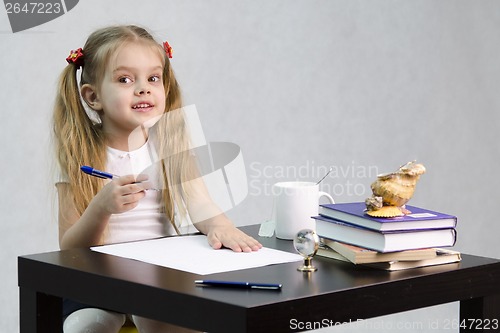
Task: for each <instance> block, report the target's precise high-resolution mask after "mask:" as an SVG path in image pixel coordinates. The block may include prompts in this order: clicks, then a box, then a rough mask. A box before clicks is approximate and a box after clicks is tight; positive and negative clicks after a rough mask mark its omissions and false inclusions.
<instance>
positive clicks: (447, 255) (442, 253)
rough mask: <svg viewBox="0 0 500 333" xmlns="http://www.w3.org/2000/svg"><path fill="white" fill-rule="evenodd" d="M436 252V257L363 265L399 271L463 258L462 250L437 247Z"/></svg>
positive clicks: (454, 261)
mask: <svg viewBox="0 0 500 333" xmlns="http://www.w3.org/2000/svg"><path fill="white" fill-rule="evenodd" d="M436 254H437V255H436V257H435V258H432V259H424V260H415V261H390V262H377V263H371V264H365V265H363V266H368V267H372V268H377V269H383V270H386V271H399V270H403V269H410V268H418V267H427V266H435V265H443V264H451V263H456V262H459V261H460V260H462V256H461V254H460V252H457V251H453V250H447V249H436Z"/></svg>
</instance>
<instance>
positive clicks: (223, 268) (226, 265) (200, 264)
mask: <svg viewBox="0 0 500 333" xmlns="http://www.w3.org/2000/svg"><path fill="white" fill-rule="evenodd" d="M91 250H93V251H96V252H101V253H106V254H111V255H114V256H119V257H124V258H129V259H134V260H139V261H143V262H147V263H150V264H154V265H159V266H164V267H169V268H174V269H178V270H181V271H186V272H190V273H194V274H200V275H205V274H214V273H221V272H229V271H235V270H240V269H247V268H254V267H262V266H267V265H273V264H280V263H287V262H295V261H301V260H303V258H302V256H300V255H298V254H295V253H289V252H284V251H279V250H275V249H270V248H262V249H260V250H259V251H254V252H239V253H238V252H233V251H231V250H229V249H221V250H214V249H212V248H211V247H210V245H208V242H207V238H206V236H204V235H193V236H181V237H167V238H160V239H153V240H145V241H138V242H130V243H121V244H112V245H104V246H96V247H92V248H91Z"/></svg>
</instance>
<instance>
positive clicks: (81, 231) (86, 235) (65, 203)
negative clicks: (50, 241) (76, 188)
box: [56, 175, 146, 250]
mask: <svg viewBox="0 0 500 333" xmlns="http://www.w3.org/2000/svg"><path fill="white" fill-rule="evenodd" d="M143 180H146V179H136V178H135V177H134V176H132V175H130V176H124V177H120V178H118V179H115V180H113V181H111V182H109V183H108V184H106V185H105V186H104V187H103V188H102V189H101V191H99V192H98V193H97V195H96V196H95V197H94V198H93V199H92V200H91V201H90V203H89V205H88V206H87V208H86V209H85V211H84V212H83V214H82V215H81V216H80V215H79V214H78V212H77V210H76V208H75V205H74V201H73V196H72V194H71V191H70V186H69V184H68V183H58V184H57V185H56V186H57V191H58V197H59V246H60V248H61V249H62V250H64V249H70V248H76V247H89V246H95V245H100V244H102V243H103V241H104V237H103V234H104V231H105V230H106V227H107V225H108V222H109V218H110V217H111V214H119V213H123V212H125V211H128V210H131V209H133V208H134V207H136V206H137V204H138V202H139V200H140V199H142V198H143V197H144V195H145V193H144V188H142V187H141V186H140V184H134V182H136V181H143Z"/></svg>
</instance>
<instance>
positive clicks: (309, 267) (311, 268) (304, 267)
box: [297, 258, 318, 272]
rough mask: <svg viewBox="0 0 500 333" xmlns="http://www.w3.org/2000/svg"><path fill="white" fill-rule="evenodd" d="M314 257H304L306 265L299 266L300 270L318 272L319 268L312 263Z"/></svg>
mask: <svg viewBox="0 0 500 333" xmlns="http://www.w3.org/2000/svg"><path fill="white" fill-rule="evenodd" d="M311 261H312V258H304V265H302V266H300V267H297V270H298V271H300V272H316V271H317V270H318V269H317V268H316V267H314V266H313V265H311Z"/></svg>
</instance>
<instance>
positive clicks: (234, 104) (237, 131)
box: [0, 0, 500, 332]
mask: <svg viewBox="0 0 500 333" xmlns="http://www.w3.org/2000/svg"><path fill="white" fill-rule="evenodd" d="M122 23H126V24H130V23H132V24H140V25H144V26H146V27H148V28H150V29H151V30H153V31H154V33H155V34H156V36H158V38H159V39H168V40H169V42H170V43H171V45H172V46H173V48H174V58H173V61H172V62H173V66H175V70H176V73H177V76H178V78H179V80H180V83H181V85H182V87H183V90H184V96H185V100H186V104H196V106H197V109H198V112H199V113H200V118H201V121H202V124H203V127H204V129H205V135H206V137H207V140H209V141H231V142H235V143H237V144H239V145H240V146H241V147H242V151H243V155H244V158H245V162H246V166H247V173H248V179H249V182H250V183H249V184H250V188H249V191H250V194H249V196H248V198H247V199H246V200H245V202H244V203H243V204H242V205H240V206H239V207H237V208H236V209H235V210H234V211H232V212H231V213H230V216H231V217H232V218H233V219H234V221H235V223H236V224H238V225H246V224H254V223H260V222H262V221H263V220H265V219H266V218H268V217H269V214H270V211H271V200H270V197H269V196H268V195H267V194H268V193H269V186H270V184H272V183H274V182H276V181H282V180H286V179H296V178H301V179H307V180H315V179H319V178H320V176H321V174H320V173H321V172H323V170H325V169H327V168H328V167H329V166H334V167H335V170H336V172H335V173H334V174H332V175H331V176H330V177H328V178H327V179H326V180H325V182H324V183H323V190H327V191H330V192H332V194H334V195H335V197H336V199H337V201H338V202H346V201H355V200H357V201H359V200H363V199H364V198H365V197H366V196H368V195H369V194H370V193H369V184H370V183H371V182H372V181H373V179H374V177H375V175H376V172H387V171H392V170H394V169H396V168H397V167H398V166H399V165H400V164H403V163H405V162H407V161H409V160H413V159H417V160H418V161H420V162H422V163H423V164H424V165H425V166H426V167H427V169H428V172H427V174H425V175H424V176H422V178H421V181H420V183H419V184H418V187H417V191H416V194H415V196H414V198H413V199H412V202H411V203H412V204H414V205H420V206H425V207H428V208H431V209H435V210H439V211H442V212H446V213H450V214H455V215H457V216H458V217H459V226H458V235H459V236H458V243H457V245H456V247H455V248H456V249H458V250H460V251H463V252H467V253H472V254H477V255H484V256H491V257H497V258H498V257H500V245H499V243H498V234H499V232H500V223H499V218H498V214H499V211H500V210H499V209H498V201H499V199H500V196H499V194H498V191H499V188H500V178H499V176H498V169H497V168H498V165H499V163H498V162H499V161H500V159H499V156H500V143H499V130H500V112H499V107H500V94H499V93H498V89H499V87H500V61H499V59H500V43H499V42H498V41H499V40H500V38H499V34H500V2H498V1H494V0H483V1H474V0H440V1H431V0H421V1H409V0H406V1H395V0H394V1H390V0H384V1H382V0H372V1H367V0H366V1H354V0H349V1H348V0H344V1H341V0H337V1H331V0H315V1H297V0H292V1H283V0H280V1H266V0H257V1H249V0H248V1H229V0H218V1H214V0H210V1H202V0H197V1H180V0H174V1H172V0H170V1H160V0H150V1H140V2H139V1H132V0H121V1H119V2H116V1H98V0H86V1H80V3H79V4H78V5H77V6H76V7H75V8H74V9H73V10H71V11H70V12H68V13H67V14H66V15H64V16H62V17H60V18H57V19H55V20H54V21H51V22H49V23H46V24H44V25H41V26H39V27H36V28H33V29H30V30H28V31H25V32H20V33H16V34H13V33H12V32H11V30H10V26H9V23H8V19H7V14H6V12H5V10H3V9H0V48H1V51H0V73H1V74H0V76H1V80H0V97H1V101H2V107H1V111H0V112H1V115H2V119H3V121H2V125H0V126H1V130H0V142H1V148H0V149H1V150H0V152H1V156H2V163H0V174H1V175H2V176H3V180H2V192H1V193H2V194H1V200H0V211H1V218H0V219H1V224H0V228H1V229H0V231H1V235H2V251H0V260H1V265H2V274H1V277H0V289H1V290H0V318H1V319H0V322H1V323H2V331H3V332H15V331H17V330H18V289H17V267H16V262H17V256H19V255H24V254H31V253H36V252H43V251H52V250H56V249H57V247H58V246H57V241H56V226H57V222H56V220H55V218H54V217H55V204H54V198H55V197H54V187H53V185H52V180H51V179H50V167H51V161H52V155H51V153H52V151H51V148H50V135H51V128H50V119H51V112H52V111H51V107H52V103H53V99H54V93H55V82H56V79H57V76H58V75H59V73H60V72H61V70H62V68H63V67H64V66H65V64H66V62H65V58H66V56H67V55H68V53H69V50H71V49H75V48H78V47H81V46H83V44H84V42H85V39H86V37H87V36H88V34H89V33H90V32H91V31H93V30H95V29H96V28H98V27H101V26H104V25H109V24H122ZM41 278H43V277H41ZM332 278H335V277H332ZM332 306H335V305H332ZM338 306H341V305H338ZM456 318H458V305H457V304H456V303H454V304H449V305H444V306H438V307H435V308H432V309H423V310H418V311H411V312H407V313H402V314H398V315H393V316H389V317H384V318H377V319H373V320H372V321H370V322H367V325H366V327H365V329H364V330H365V331H367V332H368V331H380V332H387V331H390V330H394V331H407V332H417V331H419V332H420V331H422V332H426V331H430V329H429V325H431V324H432V325H434V326H433V328H436V329H434V330H433V331H447V332H449V330H446V328H445V327H444V324H443V323H444V322H445V321H446V320H453V319H456ZM368 323H371V324H370V325H371V328H377V327H379V329H378V330H376V329H370V328H369V327H370V325H368ZM419 323H422V324H419ZM436 323H437V324H438V326H436ZM377 325H378V326H377ZM401 327H404V328H405V330H403V329H398V330H396V328H401ZM354 329H357V331H363V328H360V327H359V326H358V327H353V326H352V325H351V326H345V327H342V328H330V329H327V331H334V332H347V331H351V330H354Z"/></svg>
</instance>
